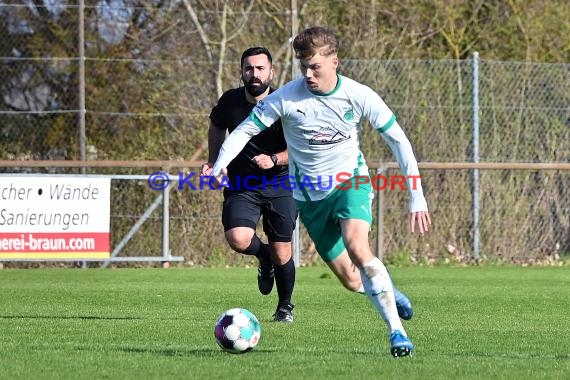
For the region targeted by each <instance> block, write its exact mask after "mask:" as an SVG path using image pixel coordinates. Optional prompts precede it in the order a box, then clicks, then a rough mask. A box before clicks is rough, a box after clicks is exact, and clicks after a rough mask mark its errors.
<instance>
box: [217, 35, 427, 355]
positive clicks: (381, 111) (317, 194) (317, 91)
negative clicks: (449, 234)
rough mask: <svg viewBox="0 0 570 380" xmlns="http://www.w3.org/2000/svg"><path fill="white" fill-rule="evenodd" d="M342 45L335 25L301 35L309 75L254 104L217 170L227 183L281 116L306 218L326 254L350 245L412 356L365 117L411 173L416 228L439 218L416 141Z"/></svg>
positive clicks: (396, 343)
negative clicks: (347, 63) (380, 231)
mask: <svg viewBox="0 0 570 380" xmlns="http://www.w3.org/2000/svg"><path fill="white" fill-rule="evenodd" d="M339 46H340V43H339V40H338V38H337V36H336V35H335V33H334V32H333V31H332V30H330V29H328V28H323V27H311V28H308V29H306V30H304V31H303V32H301V33H300V34H299V35H298V36H296V37H295V39H294V41H293V48H294V50H295V54H296V57H297V58H298V59H299V61H300V66H301V72H302V74H303V77H302V78H299V79H296V80H293V81H291V82H289V83H287V84H286V85H285V86H283V87H281V88H280V89H278V90H277V91H275V92H274V93H272V94H270V95H268V96H267V97H266V98H264V99H263V101H261V102H259V103H258V104H257V105H256V106H255V107H254V109H253V111H252V112H251V114H250V117H249V118H248V119H246V120H244V121H243V122H242V123H241V124H240V125H239V126H238V127H237V128H236V129H235V130H234V131H233V132H232V134H231V135H230V136H229V137H228V138H227V139H226V140H225V142H224V144H223V146H222V148H221V150H220V154H219V156H218V159H217V160H216V163H215V164H214V167H213V170H212V175H213V176H214V177H216V183H220V182H221V181H222V171H223V169H224V168H225V167H226V166H227V165H228V164H229V163H230V162H231V161H232V160H233V158H234V157H235V156H236V155H237V154H238V153H239V152H240V151H241V150H242V148H243V147H244V146H245V144H246V143H247V142H248V141H249V140H250V139H251V138H252V137H253V136H255V135H256V134H258V133H260V132H261V131H262V130H264V129H266V128H268V127H270V126H271V125H272V124H273V123H274V122H275V121H276V120H278V119H279V118H281V123H282V125H283V132H284V135H285V140H286V142H287V149H288V152H289V173H290V176H291V178H292V179H293V178H294V179H295V181H294V183H292V184H291V186H292V187H293V188H294V189H293V197H294V198H295V201H296V203H297V207H298V209H299V213H300V217H301V221H302V222H303V224H304V225H305V228H306V229H307V232H308V233H309V235H310V236H311V239H312V240H313V241H314V242H315V246H316V248H317V251H318V252H319V254H320V255H321V257H323V258H324V259H325V261H326V260H327V258H328V259H329V260H332V259H334V258H336V257H337V256H338V255H340V254H341V253H342V252H343V251H344V249H345V248H346V250H347V251H348V256H349V258H350V260H351V261H352V263H353V264H354V265H355V266H356V267H357V268H358V269H359V272H360V277H361V280H362V284H363V286H364V291H365V292H366V294H367V296H368V298H369V299H370V301H371V302H372V304H373V305H374V306H375V308H376V309H377V310H378V312H379V314H380V315H381V316H382V318H383V319H384V321H385V322H386V324H387V327H388V333H389V337H390V345H391V348H390V352H391V354H392V355H393V356H396V357H399V356H406V355H409V354H410V353H411V352H412V350H413V349H414V346H413V344H412V342H411V340H410V339H409V338H408V336H407V333H406V331H405V330H404V327H403V325H402V322H401V321H400V318H399V317H398V312H397V310H396V304H395V299H394V290H393V286H392V283H391V280H390V276H389V274H388V271H387V270H386V267H385V266H384V264H383V263H382V262H381V261H380V260H379V259H378V258H377V257H375V256H374V255H373V253H372V250H371V249H370V244H369V241H368V233H369V230H370V225H371V223H372V213H371V204H370V195H371V193H372V186H371V184H370V180H369V181H368V183H363V182H365V181H362V179H363V178H368V179H369V173H368V167H367V166H366V162H365V160H364V157H363V155H362V152H361V151H360V147H359V144H358V129H359V123H360V120H361V119H363V118H364V119H367V120H368V121H369V122H370V124H371V125H372V127H373V128H375V129H376V130H377V131H378V132H379V133H380V134H381V136H382V137H383V139H384V141H385V142H386V143H387V144H388V146H389V147H390V149H391V150H392V152H393V153H394V155H395V157H396V160H397V161H398V164H399V166H400V169H401V171H402V172H403V174H404V175H405V176H406V178H407V179H408V183H407V187H408V190H409V192H410V205H409V211H410V220H409V224H410V228H411V231H412V233H413V232H414V231H415V227H416V226H417V227H418V230H419V232H420V234H422V235H423V234H424V233H425V232H427V231H428V228H429V225H430V224H431V220H430V216H429V213H428V208H427V202H426V200H425V197H424V195H423V190H422V187H421V181H420V180H419V179H418V178H419V170H418V165H417V161H416V159H415V157H414V153H413V150H412V147H411V144H410V141H409V140H408V138H407V137H406V135H405V133H404V132H403V130H402V129H401V128H400V126H399V125H398V123H397V122H396V118H395V116H394V114H393V113H392V111H391V110H390V109H389V108H388V106H387V105H386V104H385V103H384V101H383V100H382V99H381V98H380V96H379V95H378V94H377V93H376V92H374V91H373V90H372V89H370V88H369V87H367V86H365V85H363V84H360V83H358V82H356V81H354V80H352V79H349V78H347V77H344V76H341V75H339V74H338V73H337V68H338V64H339V58H338V55H337V54H338V50H339Z"/></svg>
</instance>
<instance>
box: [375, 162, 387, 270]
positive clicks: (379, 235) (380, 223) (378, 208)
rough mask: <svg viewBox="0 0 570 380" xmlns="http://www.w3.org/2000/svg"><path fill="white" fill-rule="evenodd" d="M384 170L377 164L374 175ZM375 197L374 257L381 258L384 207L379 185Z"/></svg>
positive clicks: (382, 253)
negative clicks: (375, 231) (375, 230)
mask: <svg viewBox="0 0 570 380" xmlns="http://www.w3.org/2000/svg"><path fill="white" fill-rule="evenodd" d="M384 170H385V169H384V168H383V167H381V166H379V167H378V168H377V169H376V175H380V174H382V172H384ZM376 197H377V199H378V200H377V201H376V220H377V221H378V222H377V223H378V232H377V233H376V257H378V258H379V259H380V260H382V259H383V258H384V252H383V250H384V246H383V244H382V243H383V240H384V220H383V216H384V213H383V212H382V208H383V207H384V200H383V199H382V190H380V187H378V189H376Z"/></svg>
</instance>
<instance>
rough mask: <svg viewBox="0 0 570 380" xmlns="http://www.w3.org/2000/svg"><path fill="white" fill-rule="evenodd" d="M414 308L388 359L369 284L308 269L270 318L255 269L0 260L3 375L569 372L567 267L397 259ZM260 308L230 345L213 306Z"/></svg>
mask: <svg viewBox="0 0 570 380" xmlns="http://www.w3.org/2000/svg"><path fill="white" fill-rule="evenodd" d="M391 272H392V275H393V276H394V279H395V281H396V284H397V285H398V286H399V288H400V289H401V290H403V291H404V292H406V293H407V294H408V295H409V297H410V298H411V300H412V303H413V305H414V308H415V315H414V318H413V319H412V320H411V321H409V322H404V326H405V327H406V329H407V331H408V333H409V335H410V337H411V338H412V340H413V342H414V344H415V345H416V350H415V352H414V355H413V356H411V357H405V358H398V359H396V358H392V357H391V356H390V354H389V343H388V339H387V332H386V329H385V325H384V323H383V322H382V321H381V320H380V318H379V316H378V314H377V313H376V311H375V310H374V309H373V307H372V305H371V304H370V303H369V302H368V300H367V299H366V297H365V296H362V295H358V294H353V293H350V292H348V291H347V290H344V289H343V288H342V287H341V285H340V283H339V282H338V281H337V280H336V279H335V278H333V277H331V275H330V272H329V270H328V269H327V268H325V267H312V268H300V269H298V271H297V286H296V289H295V293H294V300H293V302H294V303H295V304H296V308H295V322H294V323H293V324H279V323H275V322H272V321H271V315H272V314H273V312H274V309H275V303H276V297H277V296H276V292H275V289H274V291H273V293H272V294H271V295H269V296H261V295H260V294H259V293H258V291H257V282H256V279H255V278H256V269H255V268H249V269H247V268H233V269H168V270H166V269H88V270H83V269H41V270H40V269H23V270H12V269H10V270H2V271H0V296H1V300H0V377H1V378H4V379H263V378H265V379H269V378H286V379H287V378H291V379H327V380H330V379H380V378H381V379H406V380H409V379H568V378H570V272H569V269H568V268H567V267H559V268H554V267H548V268H522V267H469V268H459V267H435V268H427V267H410V268H391ZM232 307H244V308H247V309H249V310H250V311H252V312H253V313H254V314H255V315H256V316H257V317H258V319H259V320H260V322H261V327H262V332H261V340H260V342H259V345H258V346H257V347H256V349H255V350H253V351H252V352H249V353H246V354H242V355H232V354H228V353H225V352H222V351H221V350H220V349H219V348H218V346H217V345H216V342H215V340H214V336H213V325H214V322H215V320H216V318H217V317H218V315H219V314H220V313H221V312H223V311H225V310H226V309H229V308H232Z"/></svg>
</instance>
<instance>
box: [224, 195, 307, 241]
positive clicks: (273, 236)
mask: <svg viewBox="0 0 570 380" xmlns="http://www.w3.org/2000/svg"><path fill="white" fill-rule="evenodd" d="M262 215H263V232H265V234H266V235H267V238H268V240H269V241H270V242H284V243H287V242H290V241H291V240H292V237H293V230H294V229H295V221H296V219H297V206H296V204H295V201H294V199H293V196H292V193H291V192H290V191H275V190H248V191H241V192H238V191H228V192H224V206H223V210H222V224H223V225H224V231H227V230H229V229H232V228H235V227H249V228H251V229H254V230H255V228H256V226H257V223H258V222H259V219H260V218H261V216H262Z"/></svg>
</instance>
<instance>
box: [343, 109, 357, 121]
mask: <svg viewBox="0 0 570 380" xmlns="http://www.w3.org/2000/svg"><path fill="white" fill-rule="evenodd" d="M343 111H344V116H343V117H342V118H343V119H344V120H346V121H351V120H352V119H354V111H353V110H352V107H347V108H345V109H344V110H343Z"/></svg>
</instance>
